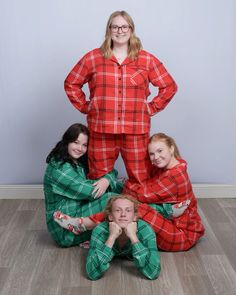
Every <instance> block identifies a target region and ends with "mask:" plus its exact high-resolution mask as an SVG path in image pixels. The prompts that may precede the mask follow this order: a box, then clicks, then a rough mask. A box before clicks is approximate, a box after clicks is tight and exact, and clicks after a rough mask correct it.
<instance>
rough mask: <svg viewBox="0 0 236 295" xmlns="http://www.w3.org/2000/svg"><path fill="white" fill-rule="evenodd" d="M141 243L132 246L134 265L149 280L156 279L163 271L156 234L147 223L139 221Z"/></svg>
mask: <svg viewBox="0 0 236 295" xmlns="http://www.w3.org/2000/svg"><path fill="white" fill-rule="evenodd" d="M138 239H139V242H137V243H135V244H133V245H132V256H133V259H134V264H135V265H136V266H137V268H138V269H139V271H140V272H141V273H142V274H143V275H144V276H145V277H147V278H148V279H150V280H154V279H156V278H157V277H158V276H159V274H160V271H161V264H160V256H159V253H158V250H157V244H156V234H155V232H154V231H153V229H152V228H151V226H150V225H148V224H147V223H146V222H144V221H142V220H140V221H138Z"/></svg>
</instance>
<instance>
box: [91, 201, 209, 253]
mask: <svg viewBox="0 0 236 295" xmlns="http://www.w3.org/2000/svg"><path fill="white" fill-rule="evenodd" d="M138 215H139V218H141V219H142V220H144V221H146V222H147V223H148V224H150V225H151V227H152V228H153V230H154V231H155V232H156V235H157V247H158V248H159V249H162V250H165V251H173V252H175V251H186V250H188V249H190V248H191V247H192V246H194V245H195V244H196V243H197V241H198V240H199V238H200V237H201V236H203V234H204V227H203V225H202V223H201V220H200V218H199V217H198V215H197V216H196V218H195V219H194V220H192V221H191V220H187V224H189V228H185V229H183V228H181V225H180V227H178V226H177V225H176V224H175V222H174V221H173V220H169V219H166V218H164V217H163V216H162V215H161V214H160V213H158V212H157V211H155V210H154V209H153V208H151V207H150V206H148V205H147V204H140V205H139V208H138ZM89 218H90V219H91V220H92V221H93V222H95V223H99V222H102V221H104V213H103V212H101V213H97V214H94V215H92V216H90V217H89Z"/></svg>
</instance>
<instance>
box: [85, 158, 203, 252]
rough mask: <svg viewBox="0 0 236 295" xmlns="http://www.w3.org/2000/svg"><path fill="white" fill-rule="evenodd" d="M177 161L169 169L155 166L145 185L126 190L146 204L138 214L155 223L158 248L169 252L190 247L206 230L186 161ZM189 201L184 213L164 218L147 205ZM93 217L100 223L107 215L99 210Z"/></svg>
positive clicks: (152, 224) (148, 221) (153, 224)
mask: <svg viewBox="0 0 236 295" xmlns="http://www.w3.org/2000/svg"><path fill="white" fill-rule="evenodd" d="M178 160H179V162H180V163H179V164H178V165H176V166H175V167H173V168H171V169H168V170H162V169H156V168H155V167H153V172H152V175H151V178H150V179H149V180H148V181H147V182H146V183H145V184H143V185H140V184H135V185H134V186H133V187H132V191H130V192H129V191H126V193H129V194H131V195H133V196H134V197H135V198H137V199H138V200H139V201H140V202H142V203H143V204H140V205H139V209H138V214H139V217H140V218H141V219H143V220H145V221H146V222H147V223H149V224H150V225H151V226H152V228H153V229H154V231H155V232H156V234H157V246H158V248H159V249H163V250H166V251H183V250H188V249H189V248H191V247H192V246H193V245H195V244H196V243H197V241H198V240H199V238H200V237H201V236H203V234H204V231H205V228H204V226H203V224H202V222H201V218H200V215H199V214H198V210H197V200H196V198H195V196H194V193H193V190H192V185H191V183H190V180H189V177H188V173H187V163H186V162H185V161H184V160H182V159H178ZM134 191H135V192H134ZM186 200H190V201H191V203H190V205H189V206H188V208H187V209H186V210H185V211H184V213H183V214H182V215H181V216H179V217H177V218H172V219H167V218H165V217H163V216H162V215H161V214H159V213H158V212H157V211H155V210H154V209H153V208H151V207H150V206H148V204H151V203H152V204H163V203H180V202H182V201H186ZM145 203H146V204H145ZM90 218H91V219H92V220H93V221H94V222H100V221H103V219H104V214H103V213H98V214H95V215H93V216H90Z"/></svg>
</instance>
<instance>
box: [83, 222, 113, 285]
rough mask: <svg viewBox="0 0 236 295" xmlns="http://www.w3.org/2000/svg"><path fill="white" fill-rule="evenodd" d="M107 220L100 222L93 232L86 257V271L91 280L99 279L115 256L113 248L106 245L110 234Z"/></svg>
mask: <svg viewBox="0 0 236 295" xmlns="http://www.w3.org/2000/svg"><path fill="white" fill-rule="evenodd" d="M106 224H107V223H106V222H103V223H100V224H99V225H98V226H97V227H95V229H94V230H93V232H92V236H91V240H90V247H89V252H88V256H87V259H86V272H87V275H88V277H89V278H90V279H91V280H97V279H99V278H100V277H101V276H102V275H103V274H104V273H105V272H106V271H107V270H108V269H109V267H110V261H111V260H112V258H113V257H114V255H115V254H114V251H113V250H112V248H109V247H107V246H106V244H105V243H106V241H107V238H108V236H109V230H108V226H107V225H106Z"/></svg>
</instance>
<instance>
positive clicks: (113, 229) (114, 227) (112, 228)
mask: <svg viewBox="0 0 236 295" xmlns="http://www.w3.org/2000/svg"><path fill="white" fill-rule="evenodd" d="M109 232H110V236H111V237H112V238H113V239H115V240H116V239H117V238H118V237H119V236H120V235H121V234H122V229H121V227H120V226H119V225H118V224H117V223H115V222H113V221H112V222H109Z"/></svg>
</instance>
